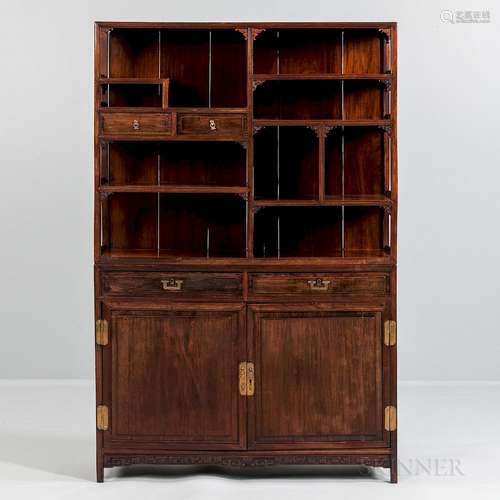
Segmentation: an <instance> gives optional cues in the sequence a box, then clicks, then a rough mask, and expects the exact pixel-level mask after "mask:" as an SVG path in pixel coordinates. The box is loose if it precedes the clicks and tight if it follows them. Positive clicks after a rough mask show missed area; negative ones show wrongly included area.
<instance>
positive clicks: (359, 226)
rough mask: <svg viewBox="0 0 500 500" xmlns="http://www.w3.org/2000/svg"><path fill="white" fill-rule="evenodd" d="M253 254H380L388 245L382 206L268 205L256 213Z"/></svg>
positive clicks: (269, 255)
mask: <svg viewBox="0 0 500 500" xmlns="http://www.w3.org/2000/svg"><path fill="white" fill-rule="evenodd" d="M254 224H255V236H254V256H255V257H258V258H286V257H299V258H300V257H332V258H334V257H351V256H353V257H354V256H364V257H370V256H373V257H378V256H381V255H384V254H385V253H386V252H387V250H388V247H389V241H388V228H389V215H388V214H387V213H386V212H385V211H384V209H382V208H379V207H352V206H346V207H343V206H339V207H266V208H261V209H259V210H258V211H257V213H256V214H255V222H254Z"/></svg>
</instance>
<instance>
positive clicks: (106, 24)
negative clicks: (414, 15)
mask: <svg viewBox="0 0 500 500" xmlns="http://www.w3.org/2000/svg"><path fill="white" fill-rule="evenodd" d="M95 25H96V26H97V27H102V28H185V29H196V28H202V29H210V28H213V29H217V28H319V29H321V28H393V29H395V28H396V27H397V23H396V22H329V23H321V22H306V23H295V22H293V23H290V22H271V23H258V22H251V23H187V22H173V23H168V22H129V21H97V22H96V23H95Z"/></svg>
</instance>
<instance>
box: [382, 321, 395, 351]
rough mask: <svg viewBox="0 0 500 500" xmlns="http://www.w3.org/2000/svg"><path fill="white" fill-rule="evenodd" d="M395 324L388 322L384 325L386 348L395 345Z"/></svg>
mask: <svg viewBox="0 0 500 500" xmlns="http://www.w3.org/2000/svg"><path fill="white" fill-rule="evenodd" d="M396 330H397V327H396V322H395V321H393V320H388V321H386V322H385V323H384V344H385V345H387V346H392V345H396Z"/></svg>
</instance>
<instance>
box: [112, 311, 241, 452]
mask: <svg viewBox="0 0 500 500" xmlns="http://www.w3.org/2000/svg"><path fill="white" fill-rule="evenodd" d="M106 317H107V319H108V321H109V323H110V335H111V341H110V343H109V345H108V346H106V347H105V348H104V353H103V358H104V364H105V366H106V370H105V372H104V385H105V387H106V388H107V390H106V393H105V398H104V402H105V404H107V405H108V406H109V407H110V408H111V409H112V411H111V417H110V428H109V429H108V430H107V431H105V432H104V447H105V448H114V447H118V448H119V447H123V446H126V447H128V448H136V447H138V448H140V447H144V446H147V447H148V448H150V449H157V448H160V449H176V448H177V449H205V450H206V449H219V450H220V449H243V448H244V446H245V425H244V422H245V420H246V414H245V404H246V399H245V398H240V397H239V396H238V394H237V392H236V391H234V390H233V388H234V374H235V373H237V371H238V363H239V360H240V359H242V358H243V357H245V351H246V346H245V336H244V335H242V334H241V332H242V331H244V326H245V325H244V323H245V316H244V314H243V307H242V306H241V305H236V306H226V307H213V306H211V305H209V304H207V305H204V306H199V305H185V304H184V305H183V304H179V305H177V306H175V307H170V308H167V307H165V308H162V309H161V310H158V309H156V310H152V309H150V308H148V305H147V304H142V305H140V304H137V305H136V306H135V307H134V308H132V307H131V306H130V305H126V304H124V305H123V306H121V305H120V304H119V303H118V304H111V305H110V307H109V313H108V315H107V316H106Z"/></svg>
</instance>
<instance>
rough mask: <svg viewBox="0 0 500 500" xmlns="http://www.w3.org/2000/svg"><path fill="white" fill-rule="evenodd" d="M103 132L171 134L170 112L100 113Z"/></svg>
mask: <svg viewBox="0 0 500 500" xmlns="http://www.w3.org/2000/svg"><path fill="white" fill-rule="evenodd" d="M101 130H102V133H104V134H131V135H141V134H171V133H172V114H171V113H102V114H101Z"/></svg>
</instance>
